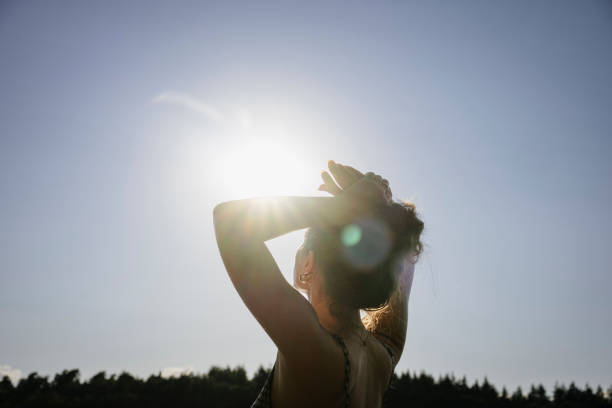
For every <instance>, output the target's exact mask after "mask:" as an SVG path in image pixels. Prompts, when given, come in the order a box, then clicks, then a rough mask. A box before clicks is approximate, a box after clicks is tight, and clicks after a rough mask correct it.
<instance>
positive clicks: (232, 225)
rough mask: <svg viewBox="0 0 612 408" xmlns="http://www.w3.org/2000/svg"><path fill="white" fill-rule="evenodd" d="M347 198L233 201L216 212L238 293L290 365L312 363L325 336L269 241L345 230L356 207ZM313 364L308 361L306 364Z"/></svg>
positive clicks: (219, 239)
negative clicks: (316, 229) (310, 231)
mask: <svg viewBox="0 0 612 408" xmlns="http://www.w3.org/2000/svg"><path fill="white" fill-rule="evenodd" d="M348 201H350V200H347V199H345V198H342V197H276V198H255V199H247V200H238V201H230V202H226V203H222V204H219V205H217V206H216V207H215V209H214V213H213V214H214V224H215V233H216V237H217V244H218V246H219V251H220V253H221V258H222V259H223V263H224V264H225V267H226V269H227V272H228V274H229V276H230V279H231V281H232V283H233V285H234V287H235V288H236V290H237V291H238V294H239V295H240V297H241V298H242V300H243V301H244V303H245V304H246V306H247V307H248V308H249V310H250V311H251V313H252V314H253V315H254V316H255V318H256V319H257V321H258V322H259V323H260V324H261V326H262V327H263V328H264V330H265V331H266V332H267V333H268V335H269V336H270V338H272V340H273V341H274V343H275V344H276V346H277V347H278V349H279V350H280V351H281V353H283V354H284V355H285V356H286V357H289V359H288V360H289V361H291V360H293V361H300V359H310V356H312V354H310V353H309V352H306V353H305V351H309V350H310V351H311V352H316V348H317V347H318V346H319V345H320V344H322V342H321V341H319V340H320V339H321V338H322V337H319V336H323V332H322V331H321V329H320V326H319V322H318V319H317V316H316V313H315V311H314V309H313V308H312V306H311V305H310V303H309V302H308V301H307V300H306V299H304V297H303V296H302V295H301V294H299V293H298V291H297V290H295V289H294V288H293V287H292V286H291V285H290V284H289V283H288V282H287V280H286V279H285V278H284V277H283V275H282V273H281V272H280V270H279V268H278V266H277V264H276V262H275V261H274V258H273V257H272V254H271V253H270V251H269V250H268V248H267V247H266V245H265V241H267V240H269V239H272V238H274V237H277V236H280V235H283V234H286V233H288V232H291V231H294V230H298V229H302V228H306V227H310V226H314V225H322V224H327V225H330V224H331V225H341V224H343V223H347V222H348V221H349V219H350V218H351V216H352V215H351V214H352V213H353V209H355V210H356V208H355V204H354V201H353V204H349V203H348ZM304 362H305V363H308V360H305V361H304Z"/></svg>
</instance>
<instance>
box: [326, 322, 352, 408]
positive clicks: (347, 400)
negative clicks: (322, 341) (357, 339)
mask: <svg viewBox="0 0 612 408" xmlns="http://www.w3.org/2000/svg"><path fill="white" fill-rule="evenodd" d="M328 333H329V334H331V336H332V337H333V338H334V340H336V341H337V342H338V343H339V344H340V347H342V353H344V406H345V407H346V408H348V406H349V405H350V403H351V395H350V393H349V385H350V381H351V362H350V361H349V355H348V348H347V347H346V344H345V343H344V339H342V337H340V336H338V335H337V334H335V333H332V332H328Z"/></svg>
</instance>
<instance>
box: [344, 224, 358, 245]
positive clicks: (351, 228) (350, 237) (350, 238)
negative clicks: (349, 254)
mask: <svg viewBox="0 0 612 408" xmlns="http://www.w3.org/2000/svg"><path fill="white" fill-rule="evenodd" d="M359 241H361V228H360V227H359V225H355V224H350V225H347V226H346V227H344V229H343V230H342V243H343V244H344V246H346V247H352V246H355V245H357V244H358V243H359Z"/></svg>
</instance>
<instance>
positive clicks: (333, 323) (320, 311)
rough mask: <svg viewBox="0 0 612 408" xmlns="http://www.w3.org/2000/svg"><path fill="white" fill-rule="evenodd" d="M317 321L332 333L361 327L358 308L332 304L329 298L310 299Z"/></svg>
mask: <svg viewBox="0 0 612 408" xmlns="http://www.w3.org/2000/svg"><path fill="white" fill-rule="evenodd" d="M311 302H312V306H313V307H314V309H315V311H316V312H317V316H318V318H319V322H320V323H321V325H322V326H323V327H325V328H326V329H327V330H329V331H331V332H332V333H336V334H340V333H348V332H352V331H355V330H361V329H363V328H364V327H363V323H362V322H361V317H360V315H359V309H352V308H349V307H346V306H341V305H338V304H334V303H333V302H331V300H330V299H328V298H325V299H311Z"/></svg>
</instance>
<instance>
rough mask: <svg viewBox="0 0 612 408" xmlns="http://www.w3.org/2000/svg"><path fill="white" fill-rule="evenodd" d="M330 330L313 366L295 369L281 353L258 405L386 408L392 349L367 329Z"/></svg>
mask: <svg viewBox="0 0 612 408" xmlns="http://www.w3.org/2000/svg"><path fill="white" fill-rule="evenodd" d="M322 330H324V331H325V332H327V330H325V329H322ZM362 330H363V329H362ZM327 333H328V336H327V338H328V340H329V341H327V342H326V343H327V344H326V345H325V347H324V348H325V351H323V352H321V351H319V352H317V353H315V354H313V356H312V359H311V363H312V365H311V367H300V368H299V369H297V368H293V367H292V364H291V362H290V361H287V359H286V358H285V357H284V356H283V355H282V353H281V352H280V351H279V352H278V354H277V361H276V363H275V366H274V368H273V371H272V372H271V375H270V377H269V378H268V381H267V382H266V384H265V386H264V389H262V391H261V393H260V396H259V397H258V399H257V400H256V401H255V403H254V404H253V408H255V407H257V408H260V407H271V406H274V407H289V406H290V407H302V406H304V407H312V406H320V407H339V408H341V407H351V408H360V407H379V406H381V404H382V400H383V397H384V393H385V392H386V390H387V388H388V385H389V381H390V378H391V373H392V370H393V364H394V357H393V354H392V353H391V352H390V349H389V348H387V347H385V346H384V345H383V344H382V343H381V342H380V341H379V340H378V339H377V338H376V337H375V336H374V335H373V334H369V333H367V334H366V332H365V330H363V334H361V335H359V334H356V333H350V332H344V333H343V334H344V336H339V335H337V334H334V333H331V332H327ZM340 380H341V381H340ZM272 401H274V404H272ZM330 401H333V402H330Z"/></svg>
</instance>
